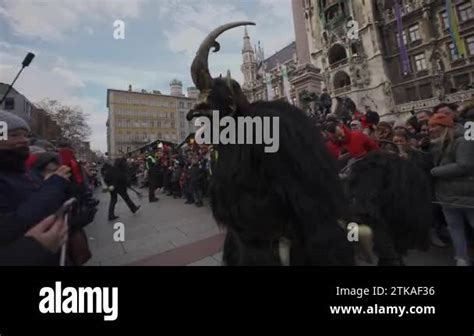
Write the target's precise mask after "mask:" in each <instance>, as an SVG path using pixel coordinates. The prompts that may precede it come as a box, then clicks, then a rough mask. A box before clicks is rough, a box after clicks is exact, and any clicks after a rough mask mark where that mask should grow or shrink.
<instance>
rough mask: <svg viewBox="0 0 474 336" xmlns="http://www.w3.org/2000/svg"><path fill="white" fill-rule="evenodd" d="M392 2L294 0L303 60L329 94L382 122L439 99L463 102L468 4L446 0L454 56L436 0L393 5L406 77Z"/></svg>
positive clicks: (469, 46) (471, 47) (471, 41)
mask: <svg viewBox="0 0 474 336" xmlns="http://www.w3.org/2000/svg"><path fill="white" fill-rule="evenodd" d="M295 1H297V0H295ZM394 1H395V0H360V1H359V0H357V1H350V0H301V1H297V3H299V4H300V6H302V8H303V12H304V18H305V26H306V34H307V41H308V45H309V51H310V54H311V62H312V64H313V65H314V66H315V67H316V68H319V69H321V72H322V74H323V81H324V85H325V86H326V87H327V89H328V91H329V93H330V94H331V95H332V96H333V97H338V96H349V97H350V98H352V99H353V100H354V102H355V103H356V104H357V106H358V107H359V108H363V107H364V106H370V107H371V108H372V109H374V110H376V111H378V112H379V113H380V114H382V115H384V116H387V117H388V116H396V115H399V114H401V113H404V112H407V111H412V110H415V111H416V110H419V109H423V108H432V107H433V106H434V105H433V104H436V103H439V102H440V101H454V100H456V99H464V100H465V99H470V98H471V97H472V94H471V93H470V91H469V88H470V85H471V83H472V80H473V79H474V12H473V7H472V1H469V0H468V1H466V0H453V1H455V4H456V10H457V15H458V17H459V19H460V33H461V36H462V39H463V41H464V43H465V45H466V50H467V55H466V56H465V57H463V58H459V57H456V56H455V55H453V52H452V50H451V48H450V44H451V36H450V34H449V31H448V29H447V23H446V15H445V11H446V4H445V1H444V0H400V4H401V12H402V22H403V23H402V25H403V36H404V43H405V45H406V47H407V52H408V57H409V61H410V68H411V70H412V71H411V73H409V74H406V75H404V74H403V73H402V70H401V69H402V66H401V63H402V62H401V57H400V48H399V42H398V33H397V24H396V18H395V14H394V13H395V10H394V7H395V2H394ZM293 10H294V11H295V9H293ZM459 91H463V92H464V93H463V94H462V95H460V94H457V93H458V92H459ZM458 102H460V101H458Z"/></svg>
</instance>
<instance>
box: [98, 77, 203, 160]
mask: <svg viewBox="0 0 474 336" xmlns="http://www.w3.org/2000/svg"><path fill="white" fill-rule="evenodd" d="M170 88H171V92H172V93H173V95H164V94H162V93H161V92H159V91H153V92H147V91H145V90H142V91H140V92H136V91H133V90H132V87H131V86H129V90H128V91H123V90H114V89H109V90H107V108H108V109H109V116H108V120H107V148H108V155H109V158H111V159H115V158H118V157H122V156H124V155H126V154H127V153H129V152H131V151H133V150H135V149H137V148H140V147H142V146H144V145H146V144H148V143H150V142H153V141H156V140H163V141H168V142H173V143H179V142H181V141H183V140H184V139H185V138H186V137H187V135H188V134H189V133H191V132H193V131H194V128H193V126H192V124H191V123H190V122H188V121H187V120H186V114H187V112H188V111H189V110H190V109H191V108H192V107H193V106H194V104H195V102H196V99H195V98H190V97H186V96H184V95H183V94H182V83H181V82H179V81H177V80H174V81H173V82H172V83H171V84H170ZM189 93H190V94H191V95H193V94H194V91H193V88H189V89H188V94H189Z"/></svg>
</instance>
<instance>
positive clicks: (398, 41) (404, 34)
mask: <svg viewBox="0 0 474 336" xmlns="http://www.w3.org/2000/svg"><path fill="white" fill-rule="evenodd" d="M402 36H403V44H404V45H407V44H408V39H407V32H406V31H403V35H402ZM397 45H398V46H399V47H400V35H399V34H398V33H397Z"/></svg>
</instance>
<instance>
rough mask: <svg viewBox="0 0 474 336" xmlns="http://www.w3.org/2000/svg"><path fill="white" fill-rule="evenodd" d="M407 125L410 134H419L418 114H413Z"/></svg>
mask: <svg viewBox="0 0 474 336" xmlns="http://www.w3.org/2000/svg"><path fill="white" fill-rule="evenodd" d="M406 127H407V132H408V135H409V136H410V135H411V136H416V134H418V132H419V131H420V124H419V123H418V120H417V119H416V116H412V117H410V119H408V120H407V122H406Z"/></svg>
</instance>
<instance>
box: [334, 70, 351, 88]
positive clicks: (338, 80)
mask: <svg viewBox="0 0 474 336" xmlns="http://www.w3.org/2000/svg"><path fill="white" fill-rule="evenodd" d="M333 83H334V89H335V90H337V89H340V88H343V87H346V86H350V85H351V78H350V77H349V75H348V74H347V73H346V72H345V71H339V72H338V73H336V74H335V75H334V80H333Z"/></svg>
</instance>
